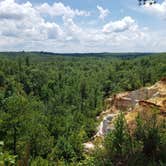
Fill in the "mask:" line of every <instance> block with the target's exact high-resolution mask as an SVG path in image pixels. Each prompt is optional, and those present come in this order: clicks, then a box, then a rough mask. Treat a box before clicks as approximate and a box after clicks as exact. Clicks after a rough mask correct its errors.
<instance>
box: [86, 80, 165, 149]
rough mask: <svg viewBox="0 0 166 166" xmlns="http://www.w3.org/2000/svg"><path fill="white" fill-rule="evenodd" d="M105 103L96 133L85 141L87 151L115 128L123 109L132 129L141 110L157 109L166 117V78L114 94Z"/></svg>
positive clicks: (98, 118)
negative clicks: (136, 88) (116, 120)
mask: <svg viewBox="0 0 166 166" xmlns="http://www.w3.org/2000/svg"><path fill="white" fill-rule="evenodd" d="M105 105H106V109H105V111H103V112H101V114H100V115H99V116H98V117H97V120H98V122H99V126H98V127H97V132H96V134H95V135H94V136H93V137H92V139H91V140H90V141H89V142H86V143H84V148H85V150H86V151H90V150H92V149H94V148H95V145H98V144H100V142H101V140H103V138H104V136H105V135H106V134H107V133H108V132H109V131H111V130H113V129H114V120H115V119H116V117H117V115H118V114H119V113H120V112H121V111H122V112H123V113H124V115H125V119H126V122H127V124H128V126H129V127H130V129H132V128H133V127H134V125H135V118H136V117H137V115H138V113H139V112H142V113H143V112H144V111H145V112H148V111H149V110H151V109H157V110H159V112H158V114H159V116H161V117H162V118H166V78H162V79H161V80H160V81H159V82H157V83H155V84H154V85H152V86H149V87H143V88H140V89H138V90H134V91H130V92H122V93H118V94H116V95H113V96H112V97H110V98H107V99H106V100H105Z"/></svg>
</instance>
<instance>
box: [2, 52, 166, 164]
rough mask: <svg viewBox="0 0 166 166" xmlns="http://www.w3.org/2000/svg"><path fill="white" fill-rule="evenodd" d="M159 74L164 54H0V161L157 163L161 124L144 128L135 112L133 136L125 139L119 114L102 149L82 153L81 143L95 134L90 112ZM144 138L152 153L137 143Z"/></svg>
mask: <svg viewBox="0 0 166 166" xmlns="http://www.w3.org/2000/svg"><path fill="white" fill-rule="evenodd" d="M163 77H166V54H165V53H155V54H151V53H145V54H139V53H132V54H131V53H125V54H122V53H121V54H111V53H101V54H85V56H84V54H65V55H63V54H52V53H45V52H24V51H23V52H1V53H0V165H7V166H8V165H9V166H10V165H25V166H26V165H32V166H47V165H48V166H49V165H50V166H53V165H60V166H61V165H62V166H63V165H64V166H66V165H67V166H68V165H69V166H70V165H71V166H77V165H78V166H81V165H87V166H96V165H99V166H103V165H105V166H109V165H110V166H113V165H116V164H114V163H117V162H116V161H117V159H121V161H122V163H123V161H125V162H126V160H131V161H132V162H135V161H136V160H137V161H138V162H137V163H138V165H144V164H145V165H152V166H157V165H161V166H164V164H166V156H165V154H166V153H165V152H166V134H165V133H166V132H165V131H166V125H165V124H164V123H163V125H162V126H155V127H154V126H152V128H150V127H147V126H146V125H148V124H146V123H144V122H142V123H141V121H142V120H141V117H138V119H137V120H138V126H137V131H136V135H137V137H134V136H133V137H130V136H129V134H128V132H127V130H126V128H125V122H124V121H125V120H124V117H123V113H122V114H121V115H120V116H119V117H118V119H117V122H116V123H115V127H116V128H115V131H114V132H113V133H110V134H109V135H108V136H107V137H106V138H105V151H104V150H103V151H101V150H98V149H96V151H95V152H94V153H93V154H86V153H85V152H84V147H83V143H84V142H86V141H88V140H90V139H91V137H92V136H93V135H94V134H95V132H96V127H97V125H98V124H97V121H96V116H98V115H99V114H100V112H101V111H102V110H103V109H104V107H105V105H104V100H105V99H106V98H107V97H109V96H111V95H114V94H116V93H118V92H123V91H131V90H135V89H138V88H140V87H144V86H149V85H152V84H154V83H155V82H156V81H159V80H160V79H161V78H163ZM154 117H155V115H153V116H152V119H150V120H151V121H153V120H154V119H155V118H154ZM143 129H145V130H146V129H147V130H146V131H145V132H141V131H144V130H143ZM148 129H149V130H148ZM150 129H151V130H150ZM145 133H146V134H147V133H148V134H149V135H148V137H144V136H145V135H146V134H145ZM119 134H120V136H119ZM116 138H117V139H116ZM118 138H119V139H118ZM141 138H146V139H141ZM151 138H155V139H151ZM132 140H133V141H132ZM149 140H152V142H151V144H150V145H156V146H157V147H158V149H157V150H156V147H154V148H153V149H155V150H154V153H153V154H152V155H149V153H148V155H146V154H147V153H146V152H147V151H146V149H145V148H146V146H144V145H146V144H144V143H147V142H149ZM153 141H154V142H153ZM155 141H156V142H155ZM157 141H158V142H157ZM122 142H123V145H122V146H120V145H121V144H120V143H122ZM131 142H132V143H131ZM148 145H149V144H148ZM158 145H159V146H158ZM131 147H132V148H131ZM110 149H112V150H113V151H111V150H110ZM153 149H152V150H153ZM129 154H130V156H129ZM131 156H132V157H131ZM143 159H144V160H143ZM141 161H143V162H142V163H141ZM125 162H124V163H125ZM130 163H131V162H130ZM122 165H125V164H122ZM126 165H128V164H126ZM135 165H136V164H135Z"/></svg>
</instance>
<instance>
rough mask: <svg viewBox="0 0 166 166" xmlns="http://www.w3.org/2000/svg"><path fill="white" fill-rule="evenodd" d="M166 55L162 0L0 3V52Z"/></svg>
mask: <svg viewBox="0 0 166 166" xmlns="http://www.w3.org/2000/svg"><path fill="white" fill-rule="evenodd" d="M22 50H25V51H50V52H144V51H146V52H152V51H154V52H157V51H160V52H161V51H166V0H158V3H157V4H155V5H152V6H150V5H149V4H146V5H145V6H141V7H140V6H138V3H137V0H125V1H124V0H29V1H27V0H0V51H22Z"/></svg>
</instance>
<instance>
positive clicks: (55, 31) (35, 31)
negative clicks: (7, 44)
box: [0, 0, 63, 40]
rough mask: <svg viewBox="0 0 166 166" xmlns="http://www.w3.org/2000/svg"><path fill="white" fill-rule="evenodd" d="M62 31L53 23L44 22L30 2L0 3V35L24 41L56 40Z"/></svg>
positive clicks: (10, 0)
mask: <svg viewBox="0 0 166 166" xmlns="http://www.w3.org/2000/svg"><path fill="white" fill-rule="evenodd" d="M62 33H63V32H62V30H61V28H60V26H59V25H57V24H56V23H55V22H53V23H51V22H47V21H45V20H44V19H43V18H42V17H41V16H40V14H39V12H38V11H37V10H36V9H35V8H34V7H33V6H32V4H31V3H30V2H27V3H23V4H18V3H16V2H15V1H14V0H5V1H0V35H1V36H8V37H17V38H22V39H25V40H45V39H49V38H58V37H59V36H61V35H62Z"/></svg>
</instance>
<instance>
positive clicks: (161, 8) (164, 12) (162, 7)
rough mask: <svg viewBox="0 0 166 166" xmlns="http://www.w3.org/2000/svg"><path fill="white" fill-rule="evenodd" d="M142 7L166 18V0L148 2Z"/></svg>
mask: <svg viewBox="0 0 166 166" xmlns="http://www.w3.org/2000/svg"><path fill="white" fill-rule="evenodd" d="M142 8H143V9H144V10H145V11H147V12H149V13H151V14H153V15H157V16H159V17H161V18H164V19H166V0H164V1H163V2H162V3H161V4H160V3H156V4H153V5H150V4H149V3H147V4H146V5H144V6H143V7H142Z"/></svg>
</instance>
